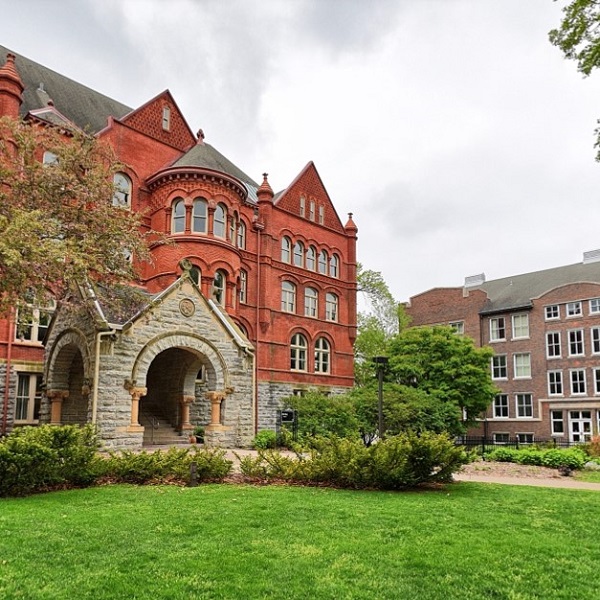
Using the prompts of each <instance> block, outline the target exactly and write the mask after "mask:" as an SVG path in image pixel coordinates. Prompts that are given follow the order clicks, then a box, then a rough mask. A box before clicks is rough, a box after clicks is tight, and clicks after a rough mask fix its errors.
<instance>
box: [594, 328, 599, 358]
mask: <svg viewBox="0 0 600 600" xmlns="http://www.w3.org/2000/svg"><path fill="white" fill-rule="evenodd" d="M592 354H600V327H592Z"/></svg>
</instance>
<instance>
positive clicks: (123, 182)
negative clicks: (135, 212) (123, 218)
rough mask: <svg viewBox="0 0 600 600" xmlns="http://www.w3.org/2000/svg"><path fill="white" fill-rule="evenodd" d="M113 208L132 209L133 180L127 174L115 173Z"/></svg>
mask: <svg viewBox="0 0 600 600" xmlns="http://www.w3.org/2000/svg"><path fill="white" fill-rule="evenodd" d="M113 185H114V191H113V199H112V203H113V206H119V207H120V208H127V209H131V190H132V183H131V179H129V177H128V176H127V175H125V173H115V175H114V177H113Z"/></svg>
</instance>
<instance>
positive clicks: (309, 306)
mask: <svg viewBox="0 0 600 600" xmlns="http://www.w3.org/2000/svg"><path fill="white" fill-rule="evenodd" d="M318 298H319V294H318V292H317V290H315V289H314V288H311V287H307V288H306V289H305V290H304V316H305V317H317V316H318V306H317V304H318Z"/></svg>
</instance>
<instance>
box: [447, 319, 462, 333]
mask: <svg viewBox="0 0 600 600" xmlns="http://www.w3.org/2000/svg"><path fill="white" fill-rule="evenodd" d="M449 325H450V327H452V329H454V333H457V334H458V335H464V334H465V322H464V321H455V322H454V323H449Z"/></svg>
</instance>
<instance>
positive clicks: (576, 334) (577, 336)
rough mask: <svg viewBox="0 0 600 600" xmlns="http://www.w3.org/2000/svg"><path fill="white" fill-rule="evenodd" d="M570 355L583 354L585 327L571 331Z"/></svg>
mask: <svg viewBox="0 0 600 600" xmlns="http://www.w3.org/2000/svg"><path fill="white" fill-rule="evenodd" d="M569 356H583V329H572V330H571V331H569Z"/></svg>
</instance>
